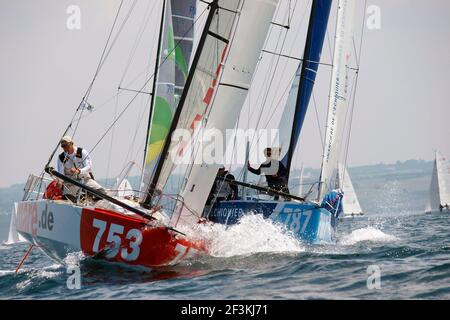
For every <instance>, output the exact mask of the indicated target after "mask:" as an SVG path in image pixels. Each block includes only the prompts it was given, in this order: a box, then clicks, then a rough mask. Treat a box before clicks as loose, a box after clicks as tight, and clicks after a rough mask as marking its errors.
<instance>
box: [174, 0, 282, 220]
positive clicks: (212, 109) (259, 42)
mask: <svg viewBox="0 0 450 320" xmlns="http://www.w3.org/2000/svg"><path fill="white" fill-rule="evenodd" d="M277 3H278V0H246V1H231V0H227V1H219V6H220V7H223V9H219V14H220V13H222V14H224V13H227V14H226V15H225V16H222V17H221V18H220V19H221V20H220V19H219V20H217V22H216V23H217V24H219V23H222V27H221V28H219V30H218V31H219V36H220V38H221V39H220V38H215V37H211V41H214V42H213V43H211V44H212V45H213V46H214V47H216V46H218V47H219V50H220V49H221V50H222V52H223V55H222V56H221V59H219V60H218V61H216V65H215V68H214V69H213V70H214V73H213V75H214V78H213V79H211V78H209V79H208V78H206V79H204V80H206V81H203V90H202V91H200V92H197V95H200V97H201V98H202V99H203V100H194V101H193V103H194V104H195V103H196V104H200V105H201V106H203V110H205V111H206V114H205V117H203V113H200V115H202V117H201V119H202V123H201V127H202V129H204V130H214V131H215V132H217V133H220V134H221V135H222V137H226V130H227V129H233V128H234V126H235V124H236V121H237V119H238V117H239V114H240V111H241V108H242V105H243V104H244V101H245V99H246V96H247V92H248V89H249V88H250V84H251V80H252V76H253V73H254V70H255V67H256V64H257V61H258V58H259V56H260V52H261V49H262V47H263V44H264V41H265V39H266V36H267V32H268V30H269V26H270V23H271V21H272V18H273V15H274V12H275V9H276V6H277ZM233 12H235V14H233ZM219 17H220V15H219ZM227 18H229V19H230V20H228V21H227V20H226V19H227ZM219 26H220V24H219ZM213 52H214V51H213ZM213 52H211V53H213ZM199 80H201V79H199ZM200 84H201V83H199V88H198V89H202V87H201V86H200ZM201 101H203V103H205V102H206V105H202V104H201ZM203 112H204V111H203ZM203 143H205V142H204V141H203V142H201V141H200V139H199V140H197V141H196V145H197V146H200V145H202V144H203ZM209 143H210V142H208V144H209ZM225 147H226V146H225V145H224V150H225ZM197 149H202V147H200V148H198V147H195V148H194V150H197ZM219 152H221V151H219ZM223 160H224V159H223ZM222 163H223V162H222ZM219 165H220V162H219V163H214V164H206V163H196V164H193V165H192V166H191V168H190V170H189V171H188V172H187V175H186V183H185V185H184V188H183V190H182V193H181V195H182V197H183V199H184V205H183V206H182V207H181V208H180V210H179V211H178V212H179V214H178V215H177V216H176V217H174V218H175V219H174V222H175V223H177V222H178V219H180V218H181V220H182V221H183V222H184V223H191V222H197V221H198V218H199V216H200V215H201V213H202V210H203V207H204V205H205V202H206V200H207V197H208V194H209V191H210V190H211V187H212V184H213V183H214V179H215V177H216V174H217V170H218V167H219Z"/></svg>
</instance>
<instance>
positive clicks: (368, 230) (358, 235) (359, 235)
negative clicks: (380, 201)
mask: <svg viewBox="0 0 450 320" xmlns="http://www.w3.org/2000/svg"><path fill="white" fill-rule="evenodd" d="M397 240H398V238H397V237H396V236H393V235H390V234H386V233H384V232H383V231H381V230H379V229H377V228H374V227H371V226H369V227H365V228H360V229H356V230H353V231H352V232H351V233H350V234H347V235H343V236H342V237H341V238H340V239H339V240H338V244H341V245H344V246H351V245H354V244H357V243H358V242H364V241H370V242H394V241H397Z"/></svg>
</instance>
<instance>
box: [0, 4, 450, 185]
mask: <svg viewBox="0 0 450 320" xmlns="http://www.w3.org/2000/svg"><path fill="white" fill-rule="evenodd" d="M289 2H290V5H289ZM119 3H120V1H118V0H71V1H66V0H20V1H16V0H0V39H1V40H2V41H1V50H0V150H2V165H1V166H0V187H7V186H9V185H11V184H15V183H23V182H25V181H26V178H27V176H28V174H30V173H35V174H39V173H40V172H41V170H42V169H43V167H44V166H45V164H46V162H47V160H48V158H49V155H50V154H51V152H52V151H53V148H54V147H55V146H56V144H57V143H58V140H59V138H60V137H61V134H62V133H63V131H64V130H65V128H66V127H67V125H68V123H69V122H70V120H71V118H72V116H73V114H74V112H75V109H76V108H77V106H78V104H79V102H80V101H81V98H82V96H83V94H84V92H85V90H86V88H87V87H88V85H89V83H90V81H91V79H92V77H93V74H94V72H95V69H96V67H97V64H98V61H99V58H100V55H101V52H102V50H103V47H104V45H105V41H106V38H107V36H108V33H109V30H110V28H111V26H112V23H113V20H114V17H115V14H116V12H117V8H118V6H119ZM72 5H75V6H78V7H79V8H80V17H81V19H80V29H73V30H71V29H69V28H68V27H67V20H68V19H69V18H70V16H71V14H70V13H67V9H68V8H69V7H70V6H72ZM132 5H133V1H131V0H125V1H124V7H123V8H122V11H121V15H120V16H119V19H118V21H123V20H124V19H125V17H126V13H127V12H128V9H129V8H130V7H131V6H132ZM367 5H375V6H377V7H378V8H380V18H381V25H380V29H375V30H370V29H368V28H365V29H364V33H363V35H364V36H363V42H362V52H361V56H360V59H361V63H360V73H359V79H358V87H357V91H356V97H355V109H354V114H353V122H352V129H351V136H350V145H349V152H348V156H347V159H348V160H347V161H348V162H347V164H348V165H349V166H358V165H366V164H376V163H381V162H383V163H392V162H396V161H398V160H400V161H404V160H408V159H424V160H432V159H433V157H434V150H436V149H437V150H440V151H441V152H442V153H443V154H444V155H447V156H450V142H449V141H448V139H449V137H450V126H449V121H450V108H449V105H448V98H447V96H448V90H449V80H448V77H449V74H450V42H449V41H448V39H450V2H448V1H446V0H431V1H425V0H409V1H408V0H396V1H389V0H373V1H369V0H368V1H367ZM288 7H291V10H293V8H295V11H292V12H291V14H292V17H293V18H294V19H293V20H292V21H290V27H291V28H290V29H289V31H288V35H287V36H286V45H285V46H284V47H283V48H281V47H280V46H279V45H278V46H277V40H278V39H279V38H280V37H282V36H283V32H286V31H285V29H284V30H281V29H280V28H278V29H277V28H276V27H272V31H271V36H270V37H269V39H268V40H267V43H266V49H268V50H272V51H277V52H280V51H281V52H282V53H288V54H290V55H292V56H296V57H301V56H302V52H303V47H304V37H305V34H306V27H307V23H308V19H307V18H308V15H309V8H310V1H301V0H298V1H296V0H290V1H289V0H280V5H279V9H278V10H277V15H276V17H274V21H277V22H280V23H287V19H286V14H287V8H288ZM160 10H161V1H157V0H148V1H145V0H140V1H137V4H136V5H135V7H134V10H133V11H132V14H131V15H130V17H129V19H128V22H127V24H126V25H125V27H124V28H123V30H122V31H121V34H120V36H119V38H118V39H117V42H116V43H115V46H114V48H113V50H112V51H111V54H110V55H109V57H108V60H107V61H106V62H105V64H104V66H103V68H102V70H101V73H100V74H99V76H98V78H97V80H96V83H95V85H94V88H93V90H92V94H91V96H90V99H89V102H90V103H91V104H92V105H93V106H94V111H93V112H86V115H87V116H86V117H85V118H83V119H82V121H81V122H80V125H79V127H78V129H77V133H76V136H75V140H76V143H77V145H79V146H82V147H85V148H87V149H88V150H90V151H91V150H92V151H91V153H92V157H93V160H94V171H95V173H96V176H99V177H110V176H116V175H118V174H119V173H120V171H121V169H122V168H123V167H124V166H125V165H126V163H127V162H128V161H131V160H136V161H137V162H138V163H139V164H140V163H141V162H142V154H143V145H144V141H145V129H146V126H147V117H148V105H149V104H148V95H145V94H142V95H139V96H138V98H137V99H136V100H135V101H134V103H132V104H131V105H130V108H129V109H128V110H127V112H126V113H125V114H124V116H123V117H122V118H121V119H120V121H119V122H118V123H117V125H116V126H115V127H114V130H112V131H110V132H109V134H107V135H106V136H105V137H104V139H102V140H101V142H100V144H98V146H96V147H95V148H94V146H95V145H96V143H97V142H98V140H99V139H100V137H101V136H102V135H103V134H104V132H105V131H106V129H107V128H108V126H109V125H110V124H111V123H112V121H113V119H114V118H115V115H117V114H118V113H119V112H120V111H121V110H123V108H124V107H125V106H126V105H127V102H128V101H130V99H131V98H132V97H133V93H131V92H128V91H123V90H122V91H120V95H119V96H117V88H118V87H119V85H120V86H121V87H125V88H129V89H138V88H140V87H141V86H142V85H143V84H144V82H145V81H146V79H148V78H149V77H150V76H151V74H152V73H153V69H154V57H155V54H156V51H155V49H156V45H155V44H156V43H157V29H158V25H159V19H160ZM201 10H202V8H199V9H198V11H199V12H201ZM305 13H306V15H305ZM335 15H336V2H334V5H333V10H332V13H331V17H330V23H329V30H328V31H329V37H330V38H331V39H332V37H333V35H334V27H333V24H334V22H335ZM356 16H357V17H356V22H355V23H356V25H357V26H358V27H357V31H355V41H356V42H357V43H359V40H360V39H361V30H360V26H361V23H362V22H363V19H367V18H368V14H365V13H364V8H363V1H360V2H359V3H358V7H357V12H356ZM364 21H366V20H364ZM141 34H142V37H141V38H140V41H137V40H136V39H138V37H139V35H141ZM331 41H332V40H331ZM278 43H279V42H278ZM135 44H137V45H136V46H135ZM133 48H136V50H133ZM131 52H135V54H134V55H133V56H132V58H130V57H131V54H130V53H131ZM274 61H275V60H273V57H271V56H268V55H264V54H263V55H262V58H261V61H260V66H259V67H258V70H257V72H256V73H255V78H254V89H253V88H252V90H251V91H250V93H249V97H248V100H247V102H246V104H245V105H244V107H243V110H242V115H241V119H240V120H239V121H240V124H241V125H243V124H245V123H247V124H249V125H254V124H256V122H255V121H256V120H255V118H256V117H255V115H257V114H258V112H259V111H258V110H260V109H258V108H261V107H262V106H263V104H262V99H263V97H264V94H261V93H260V91H261V90H260V89H261V88H264V87H265V86H267V83H268V82H267V79H269V78H270V77H269V78H268V76H267V74H271V75H272V74H273V81H272V86H271V87H270V88H269V89H270V90H268V93H269V95H268V98H267V99H266V100H267V102H266V104H268V106H267V108H273V106H274V105H277V103H278V104H279V105H283V101H284V100H283V99H285V96H283V94H282V93H283V92H284V91H285V90H286V88H288V87H289V85H290V79H292V76H293V74H294V73H295V69H296V67H297V64H296V62H295V61H294V60H289V59H284V60H283V59H281V60H279V61H278V64H277V65H276V68H275V63H274ZM322 62H328V63H330V62H331V46H330V45H329V44H328V43H326V44H325V45H324V51H323V54H322ZM271 68H273V69H271ZM268 70H273V72H268ZM328 87H329V71H327V68H326V67H323V68H322V66H321V67H320V68H319V75H318V78H317V81H316V86H315V89H314V95H315V98H316V108H317V115H318V116H316V112H315V108H314V107H310V108H309V111H308V114H307V116H306V119H305V125H304V129H303V133H302V135H301V138H300V142H299V150H298V156H297V158H298V159H296V161H297V162H298V163H300V162H301V163H304V164H305V165H306V166H310V167H315V168H317V167H319V166H320V157H321V154H322V145H321V141H320V135H319V132H322V135H323V131H324V125H325V117H326V108H327V105H326V104H327V99H328ZM145 89H146V90H148V91H151V81H150V82H149V85H148V86H147V87H146V88H145ZM258 90H259V91H258ZM263 110H265V109H263ZM273 110H275V111H274V113H273V117H271V116H270V115H271V114H272V113H271V112H263V115H262V117H261V120H260V121H261V122H264V123H266V122H267V123H269V127H274V126H276V125H277V124H278V119H279V118H280V116H281V112H282V108H275V109H273ZM318 121H319V125H318ZM59 152H60V150H58V153H59ZM53 164H54V165H55V163H54V161H53Z"/></svg>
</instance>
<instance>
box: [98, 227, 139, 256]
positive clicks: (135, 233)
mask: <svg viewBox="0 0 450 320" xmlns="http://www.w3.org/2000/svg"><path fill="white" fill-rule="evenodd" d="M92 225H93V226H94V227H95V228H97V229H98V232H97V236H96V237H95V240H94V244H93V246H92V251H93V252H99V246H100V241H101V239H102V236H103V234H104V233H105V231H106V229H108V223H107V222H106V221H103V220H99V219H94V220H93V223H92ZM123 232H124V227H123V226H121V225H118V224H115V223H111V225H110V226H109V231H108V237H107V238H106V246H108V247H109V246H110V249H108V251H107V253H106V257H107V258H109V259H113V258H115V257H116V256H117V255H118V254H119V252H120V256H121V257H122V259H124V260H126V261H135V260H136V259H137V258H138V257H139V252H140V248H139V246H140V245H141V243H142V232H141V230H139V229H130V230H129V231H128V232H127V234H126V236H125V238H126V239H127V240H128V246H127V247H123V246H122V236H123Z"/></svg>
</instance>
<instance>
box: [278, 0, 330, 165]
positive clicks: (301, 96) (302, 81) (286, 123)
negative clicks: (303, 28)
mask: <svg viewBox="0 0 450 320" xmlns="http://www.w3.org/2000/svg"><path fill="white" fill-rule="evenodd" d="M331 2H332V1H331V0H314V1H313V3H312V7H311V15H310V19H309V25H308V33H307V36H306V43H305V51H304V53H303V60H302V62H301V63H300V65H299V67H298V69H297V72H296V75H295V79H294V82H293V84H292V87H291V90H290V92H289V97H288V100H287V104H286V107H285V110H284V113H283V116H282V118H281V121H280V126H279V127H280V141H282V142H285V141H289V145H288V147H287V148H284V147H283V146H282V150H281V152H282V158H281V159H282V160H281V162H282V163H283V164H284V165H285V166H286V168H287V169H288V171H289V170H290V167H291V162H292V158H293V155H294V151H295V149H296V146H297V142H298V138H299V137H300V132H301V129H302V126H303V121H304V120H305V115H306V111H307V110H308V105H309V100H310V98H311V94H312V91H313V87H314V82H315V79H316V74H317V69H318V68H319V63H320V56H321V53H322V47H323V42H324V39H325V35H326V31H327V25H328V17H329V15H330V10H331Z"/></svg>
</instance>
